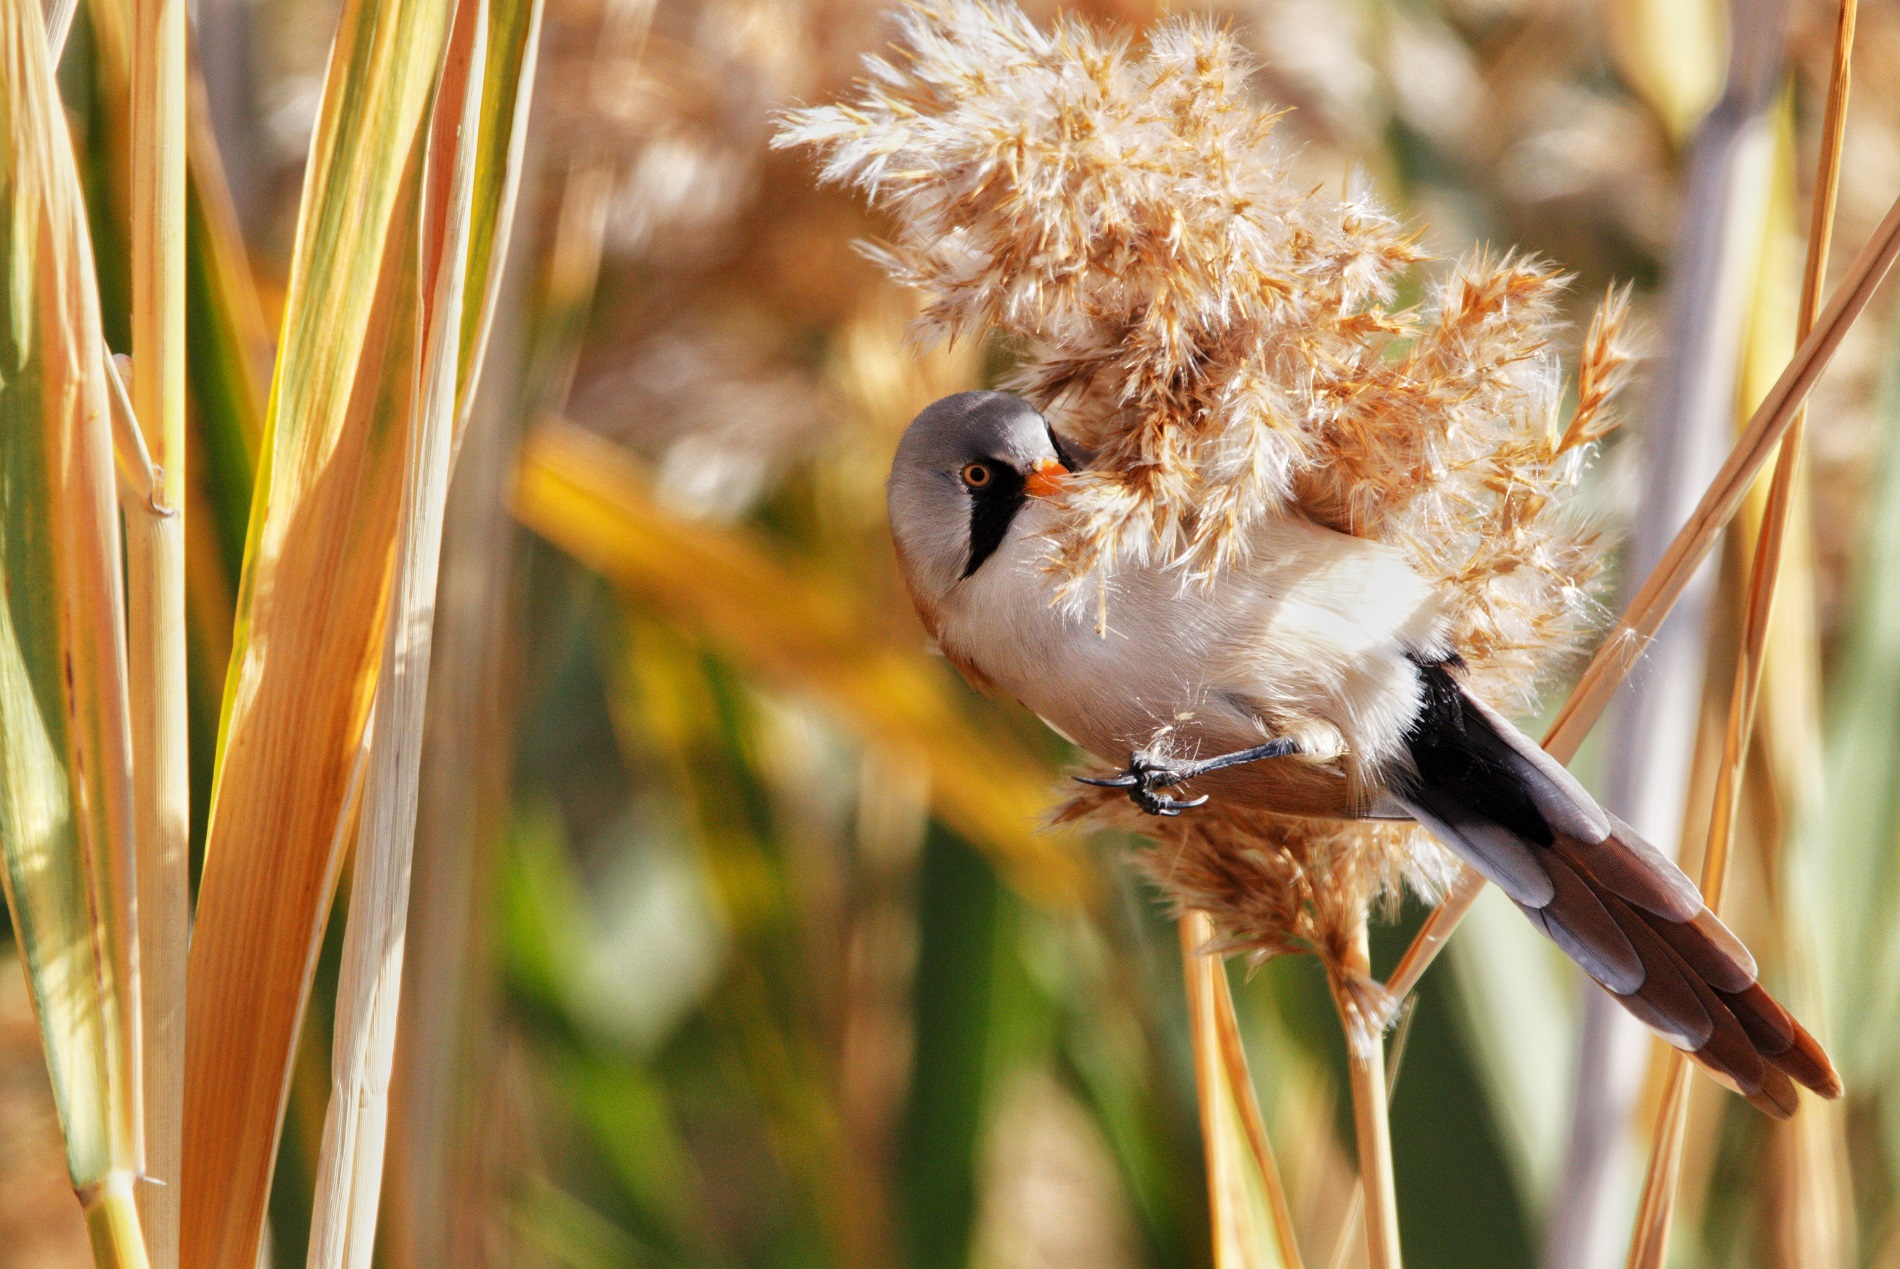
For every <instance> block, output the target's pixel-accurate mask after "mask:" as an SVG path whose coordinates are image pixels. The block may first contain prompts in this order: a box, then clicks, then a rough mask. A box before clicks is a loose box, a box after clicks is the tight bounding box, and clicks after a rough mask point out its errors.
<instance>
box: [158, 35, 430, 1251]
mask: <svg viewBox="0 0 1900 1269" xmlns="http://www.w3.org/2000/svg"><path fill="white" fill-rule="evenodd" d="M447 17H448V15H447V11H446V9H445V8H444V7H443V6H440V5H433V4H424V3H420V2H404V3H390V4H370V3H365V2H364V0H351V3H349V4H347V5H346V6H345V7H344V11H343V14H342V17H341V20H340V23H339V27H338V31H337V36H336V43H335V46H334V48H333V49H332V52H331V59H330V66H329V73H328V79H327V81H326V84H325V88H324V95H323V101H322V106H321V109H320V112H319V115H318V122H317V127H316V131H315V134H314V135H313V137H312V141H311V151H310V159H309V164H308V167H307V175H306V178H305V184H304V189H303V199H302V204H301V207H300V211H299V219H298V229H297V237H296V247H295V252H294V255H293V257H292V265H291V276H290V285H289V289H288V293H287V296H286V303H285V312H284V326H283V333H282V337H281V340H280V347H279V355H278V361H277V365H276V369H275V372H274V375H273V379H272V385H271V396H270V404H269V406H268V409H267V412H266V419H265V434H264V439H263V449H262V453H261V455H260V461H259V467H258V476H257V489H256V493H255V496H254V498H253V500H252V511H251V522H250V529H249V532H248V536H247V541H246V548H245V563H244V573H243V579H242V582H241V585H240V588H239V597H238V615H237V623H236V631H235V635H234V639H233V645H234V647H233V653H232V658H231V666H230V669H229V671H228V673H227V677H226V688H225V699H224V707H223V719H222V722H221V726H220V736H219V750H218V766H217V772H216V776H215V779H214V787H213V793H212V807H211V819H210V826H209V829H208V836H207V843H206V862H205V870H204V876H203V881H202V883H201V886H200V889H199V899H198V912H197V923H196V927H195V930H194V934H193V939H192V945H191V956H190V967H189V975H188V995H187V1022H186V1034H187V1040H186V1055H185V1138H184V1156H185V1157H184V1174H183V1193H182V1195H181V1198H182V1201H183V1214H182V1252H183V1260H184V1262H185V1263H187V1264H191V1265H194V1266H200V1265H203V1266H233V1267H236V1266H242V1269H250V1267H251V1266H252V1265H254V1264H255V1262H256V1257H257V1246H258V1240H259V1236H260V1231H261V1229H262V1225H263V1218H264V1203H265V1199H266V1197H267V1195H268V1192H269V1187H270V1176H271V1168H272V1164H273V1162H274V1155H275V1151H276V1144H277V1135H278V1131H279V1127H280V1125H281V1123H282V1116H283V1098H284V1089H285V1083H286V1074H287V1072H288V1070H289V1064H290V1060H291V1055H292V1052H293V1050H294V1046H295V1040H296V1034H297V1026H298V1022H299V1020H300V1018H301V1015H302V1012H303V1004H304V1000H305V998H306V996H307V994H308V992H309V988H310V975H311V971H312V968H313V965H314V961H315V957H316V951H317V947H318V943H319V940H320V938H321V934H322V930H323V925H324V920H325V918H326V916H327V913H328V909H329V904H330V900H331V897H332V894H333V892H334V888H335V883H336V875H337V870H338V867H339V865H340V861H341V853H342V850H341V847H342V843H343V842H344V840H345V838H346V833H345V831H344V830H345V828H346V825H345V823H344V820H345V813H346V804H347V801H348V798H347V793H348V787H349V784H350V774H351V770H352V768H353V766H354V764H355V761H356V756H357V753H358V751H359V749H360V746H361V743H362V738H363V729H364V722H365V718H366V716H367V713H368V708H369V703H370V699H371V697H372V694H373V691H374V685H375V672H376V666H377V658H378V655H379V653H380V649H381V633H382V623H383V610H384V600H385V596H386V594H387V585H388V577H389V570H390V560H391V552H392V546H393V543H394V541H395V535H396V521H397V512H398V508H399V505H400V502H401V488H402V475H403V469H404V456H405V452H406V447H407V444H408V437H409V430H410V420H411V417H412V413H413V408H414V390H415V375H416V368H417V358H418V356H419V355H420V342H419V337H420V333H421V332H420V330H419V324H420V316H419V310H420V299H419V294H418V291H419V287H418V271H419V269H420V267H421V265H420V260H421V254H422V250H423V247H424V243H423V228H422V223H421V215H422V203H421V186H422V173H423V168H424V159H425V156H426V151H427V148H428V141H429V130H428V126H427V124H428V118H429V109H430V104H431V99H432V96H433V93H434V89H435V84H436V80H437V77H438V74H439V72H440V67H441V61H442V50H443V41H444V37H445V34H446V27H447Z"/></svg>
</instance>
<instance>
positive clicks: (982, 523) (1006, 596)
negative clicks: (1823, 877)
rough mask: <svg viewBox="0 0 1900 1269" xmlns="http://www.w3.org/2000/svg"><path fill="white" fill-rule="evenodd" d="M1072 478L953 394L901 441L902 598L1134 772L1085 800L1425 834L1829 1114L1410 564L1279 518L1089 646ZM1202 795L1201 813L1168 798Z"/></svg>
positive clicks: (1673, 1024)
mask: <svg viewBox="0 0 1900 1269" xmlns="http://www.w3.org/2000/svg"><path fill="white" fill-rule="evenodd" d="M1077 470H1079V464H1078V462H1077V460H1076V458H1075V457H1074V454H1073V450H1072V448H1071V447H1065V445H1064V444H1063V442H1062V441H1061V440H1060V439H1059V438H1058V437H1057V435H1056V433H1055V431H1054V430H1053V429H1052V428H1051V427H1050V426H1049V424H1048V422H1047V421H1046V420H1045V419H1044V418H1043V417H1042V416H1041V415H1040V414H1038V413H1037V412H1036V411H1035V410H1034V409H1033V408H1032V407H1031V406H1030V405H1029V404H1028V402H1026V401H1024V400H1022V399H1021V398H1019V397H1015V396H1011V395H1009V394H1008V393H1002V392H964V393H959V394H958V395H956V396H952V397H946V398H944V399H943V400H941V401H938V402H937V403H935V404H934V405H932V406H930V407H929V408H928V409H926V410H925V411H924V412H923V413H922V414H919V415H918V416H917V418H916V419H915V420H914V421H913V422H912V423H911V425H910V427H909V429H908V430H907V431H906V432H905V433H904V437H903V440H902V442H901V443H900V444H899V445H898V448H897V457H896V460H895V462H894V463H893V465H892V468H891V476H890V483H889V486H888V498H889V510H890V521H891V533H892V536H893V538H894V539H895V541H896V544H897V556H898V563H899V566H900V568H901V570H902V573H903V576H904V581H905V583H906V585H907V586H908V587H909V589H910V593H911V598H912V600H913V601H914V602H915V603H916V605H917V611H918V614H919V615H920V616H921V617H922V618H923V623H924V625H925V627H926V628H927V629H928V631H929V632H930V634H931V635H932V637H933V638H934V639H935V640H936V641H937V644H938V646H939V647H940V648H941V649H942V650H943V654H944V656H945V657H947V658H948V659H949V660H950V662H951V663H952V664H953V665H955V666H956V667H957V668H958V669H959V670H960V671H961V672H962V673H963V675H964V676H965V677H966V678H968V679H969V680H970V681H971V683H972V684H973V685H975V686H977V687H978V688H980V689H983V690H988V691H1001V692H1007V693H1008V694H1010V695H1011V696H1014V697H1015V698H1016V699H1017V700H1019V701H1021V702H1022V703H1023V704H1024V705H1026V706H1027V707H1028V708H1029V709H1031V710H1033V711H1034V712H1035V713H1036V714H1038V715H1040V716H1041V718H1042V719H1043V721H1044V722H1046V723H1047V724H1048V725H1049V726H1050V727H1052V728H1054V729H1055V730H1056V731H1057V732H1059V733H1061V734H1062V735H1063V736H1064V737H1066V738H1068V739H1069V740H1071V741H1073V742H1074V743H1076V744H1078V745H1080V746H1081V747H1082V748H1084V749H1086V750H1088V751H1090V752H1091V753H1094V754H1095V755H1097V756H1098V757H1102V758H1105V759H1108V760H1110V761H1119V760H1120V759H1121V757H1123V756H1127V758H1128V767H1127V769H1126V770H1125V771H1123V772H1122V774H1121V775H1120V776H1118V777H1116V778H1115V779H1112V780H1090V781H1088V783H1094V784H1107V785H1110V786H1112V787H1117V788H1125V789H1126V790H1127V791H1128V794H1129V796H1130V798H1132V799H1133V800H1134V802H1135V803H1136V805H1138V806H1140V807H1141V808H1142V809H1143V810H1145V811H1147V812H1148V813H1150V814H1153V815H1179V814H1181V813H1182V812H1184V811H1187V810H1189V809H1190V808H1193V807H1196V806H1200V805H1201V804H1203V803H1205V802H1207V801H1208V799H1209V798H1210V797H1212V798H1220V799H1222V800H1223V801H1226V802H1229V803H1232V804H1233V805H1236V806H1240V807H1245V808H1249V809H1256V810H1263V811H1271V812H1278V813H1282V814H1287V815H1296V816H1318V817H1324V818H1338V819H1364V818H1410V819H1415V820H1417V821H1418V822H1419V823H1421V824H1423V825H1424V826H1425V827H1427V828H1428V829H1430V830H1431V831H1432V833H1433V834H1434V835H1436V836H1437V837H1438V838H1439V839H1440V840H1441V841H1443V842H1444V843H1445V845H1446V846H1448V847H1449V848H1450V849H1451V850H1452V851H1454V852H1455V853H1456V854H1458V855H1459V856H1460V857H1461V858H1463V859H1464V860H1465V861H1466V862H1467V863H1469V864H1470V865H1471V866H1472V867H1473V868H1475V869H1476V870H1477V871H1478V872H1480V873H1482V874H1483V875H1484V876H1485V877H1486V878H1487V879H1489V880H1490V881H1492V882H1494V883H1495V884H1496V885H1497V886H1498V888H1499V889H1501V890H1503V891H1504V893H1505V894H1507V895H1509V896H1510V897H1511V899H1512V901H1513V902H1515V903H1516V904H1517V906H1518V907H1519V908H1520V909H1522V911H1523V912H1524V914H1525V915H1526V916H1528V917H1529V918H1530V919H1531V920H1532V921H1533V922H1535V923H1536V924H1537V926H1538V928H1540V929H1541V930H1543V932H1544V933H1545V934H1547V935H1548V936H1549V937H1550V938H1551V940H1552V941H1554V942H1555V943H1556V944H1557V945H1558V946H1559V947H1560V948H1562V949H1563V950H1564V952H1565V953H1566V954H1568V955H1569V956H1570V958H1571V959H1572V960H1574V961H1576V962H1577V964H1578V965H1579V966H1581V967H1582V968H1583V970H1584V972H1586V973H1588V974H1589V975H1590V976H1591V977H1592V978H1594V979H1595V980H1596V981H1597V982H1598V983H1600V984H1601V985H1602V986H1603V987H1604V988H1605V989H1606V990H1608V991H1609V992H1611V993H1612V994H1613V995H1614V996H1615V997H1616V999H1617V1000H1618V1001H1619V1002H1620V1003H1621V1004H1622V1005H1623V1007H1624V1008H1626V1009H1628V1010H1629V1011H1630V1012H1631V1013H1633V1014H1635V1015H1636V1016H1637V1017H1638V1018H1640V1019H1641V1020H1642V1021H1643V1022H1645V1023H1647V1024H1648V1025H1649V1026H1651V1027H1652V1028H1654V1029H1655V1030H1656V1031H1657V1032H1658V1033H1660V1034H1661V1035H1662V1036H1663V1038H1664V1039H1666V1040H1668V1041H1669V1042H1670V1043H1671V1044H1673V1045H1675V1046H1676V1047H1677V1048H1679V1049H1683V1050H1685V1051H1686V1052H1688V1053H1689V1054H1690V1056H1692V1057H1693V1058H1695V1059H1696V1060H1697V1061H1698V1062H1700V1063H1701V1064H1702V1065H1703V1066H1704V1067H1705V1068H1707V1069H1708V1070H1709V1071H1711V1072H1712V1073H1713V1074H1715V1075H1716V1076H1717V1077H1718V1078H1719V1079H1721V1080H1722V1082H1724V1083H1726V1084H1728V1085H1730V1086H1731V1087H1733V1088H1735V1089H1736V1090H1737V1091H1739V1092H1741V1093H1742V1094H1743V1095H1744V1096H1746V1097H1747V1098H1748V1099H1749V1100H1750V1101H1751V1102H1753V1103H1755V1104H1756V1105H1757V1106H1759V1107H1760V1108H1761V1109H1762V1110H1764V1111H1766V1112H1768V1113H1769V1114H1771V1115H1775V1116H1777V1117H1786V1116H1788V1115H1791V1114H1793V1113H1794V1110H1795V1107H1796V1105H1797V1100H1796V1095H1795V1091H1794V1087H1793V1083H1791V1082H1790V1079H1791V1077H1792V1080H1793V1081H1796V1082H1799V1083H1801V1084H1804V1085H1806V1086H1807V1087H1808V1088H1810V1089H1813V1090H1814V1091H1815V1092H1816V1093H1819V1094H1820V1095H1822V1096H1823V1097H1837V1096H1839V1095H1840V1091H1841V1084H1840V1079H1839V1077H1838V1076H1837V1075H1836V1074H1835V1072H1834V1068H1833V1066H1832V1064H1831V1063H1830V1062H1829V1061H1828V1057H1827V1054H1826V1053H1825V1052H1824V1051H1823V1050H1822V1048H1821V1046H1820V1044H1819V1043H1818V1042H1816V1041H1815V1039H1814V1038H1813V1037H1812V1036H1810V1035H1809V1034H1808V1033H1807V1032H1806V1031H1805V1030H1803V1029H1802V1027H1801V1024H1800V1023H1798V1022H1796V1021H1795V1020H1794V1019H1793V1018H1792V1017H1791V1016H1790V1015H1789V1014H1788V1012H1787V1010H1785V1009H1783V1008H1782V1007H1781V1006H1780V1005H1779V1004H1778V1003H1776V1002H1775V1000H1774V999H1773V998H1772V997H1770V996H1769V995H1768V993H1767V991H1766V990H1764V989H1763V988H1762V986H1761V984H1760V983H1759V982H1757V981H1756V970H1755V960H1754V958H1753V957H1752V956H1750V955H1749V952H1748V949H1747V948H1746V947H1744V946H1743V945H1742V943H1741V941H1740V940H1739V939H1737V938H1736V937H1735V936H1734V935H1733V934H1732V933H1730V932H1729V930H1728V927H1727V926H1725V925H1723V924H1722V922H1721V920H1720V918H1718V917H1717V916H1716V915H1715V914H1714V913H1713V912H1711V911H1709V909H1708V907H1707V906H1706V905H1705V904H1704V903H1703V901H1702V895H1701V892H1700V891H1699V890H1698V889H1697V888H1696V886H1695V885H1694V883H1692V882H1691V881H1690V880H1689V878H1688V877H1687V876H1685V875H1684V874H1683V872H1682V870H1681V869H1679V868H1677V867H1676V865H1675V864H1674V863H1672V862H1671V861H1670V860H1669V859H1668V858H1667V857H1666V856H1664V855H1663V854H1662V853H1661V852H1659V851H1658V850H1656V848H1655V847H1653V846H1651V845H1650V844H1649V843H1648V842H1645V841H1644V840H1643V839H1642V838H1640V837H1638V836H1637V835H1636V833H1635V832H1633V831H1632V830H1631V829H1630V827H1629V826H1628V825H1626V824H1624V823H1623V822H1622V821H1620V820H1618V819H1617V818H1616V817H1614V816H1612V815H1610V814H1608V813H1607V812H1605V811H1604V810H1603V809H1602V808H1601V807H1599V806H1598V805H1597V803H1596V801H1595V800H1594V799H1593V798H1591V796H1590V795H1589V793H1587V792H1585V790H1584V788H1583V786H1582V785H1581V784H1579V783H1578V782H1577V781H1576V780H1575V779H1574V778H1573V777H1572V776H1571V774H1570V773H1569V772H1568V771H1566V770H1565V769H1564V768H1563V766H1562V765H1561V764H1559V763H1558V762H1557V761H1556V760H1555V759H1553V758H1551V757H1549V756H1548V755H1547V754H1545V753H1544V751H1543V749H1541V748H1540V747H1539V746H1538V745H1537V744H1536V742H1534V741H1532V740H1531V739H1530V738H1529V737H1527V736H1525V735H1524V734H1523V733H1522V732H1520V731H1519V730H1517V728H1515V727H1514V726H1512V725H1511V724H1510V723H1509V722H1507V721H1506V720H1505V719H1504V718H1503V717H1502V716H1501V715H1499V714H1498V713H1497V712H1496V711H1495V710H1493V709H1492V708H1490V707H1489V706H1488V705H1486V704H1485V703H1484V702H1482V701H1480V700H1478V699H1477V698H1476V697H1474V696H1472V695H1471V694H1470V693H1468V692H1467V691H1465V689H1464V687H1463V684H1462V682H1461V673H1460V671H1461V663H1460V662H1459V660H1458V658H1457V656H1456V655H1455V653H1454V650H1453V649H1452V648H1451V647H1450V646H1449V645H1448V643H1447V641H1446V626H1447V624H1448V623H1447V621H1446V618H1445V617H1444V615H1443V614H1442V611H1441V610H1442V608H1443V607H1444V605H1443V603H1442V601H1441V600H1440V598H1439V597H1438V596H1437V595H1436V594H1435V593H1434V591H1433V588H1432V587H1431V586H1430V585H1429V584H1428V583H1427V582H1426V581H1425V580H1424V579H1423V578H1421V577H1419V576H1418V575H1417V574H1416V573H1415V572H1413V571H1412V569H1411V568H1410V566H1409V565H1408V564H1407V563H1406V561H1405V559H1404V558H1403V556H1401V555H1400V554H1399V552H1398V551H1396V550H1394V549H1393V548H1391V547H1388V546H1385V545H1383V544H1381V543H1378V542H1373V541H1368V540H1366V539H1362V538H1355V537H1350V536H1347V535H1345V534H1342V533H1338V532H1335V531H1333V530H1331V529H1327V528H1324V527H1322V526H1320V525H1318V524H1315V523H1313V522H1312V521H1310V520H1306V519H1304V518H1301V517H1300V516H1298V515H1297V514H1287V515H1283V516H1280V517H1277V518H1273V519H1269V520H1266V521H1264V522H1262V523H1261V524H1260V525H1259V526H1258V527H1257V528H1256V529H1255V530H1254V531H1253V533H1252V537H1251V541H1250V542H1249V546H1250V548H1251V549H1250V550H1249V551H1248V552H1247V554H1246V555H1245V557H1244V559H1242V560H1241V561H1240V562H1238V563H1236V564H1234V565H1233V566H1231V567H1230V569H1229V570H1228V571H1227V572H1226V573H1224V574H1223V575H1222V576H1221V577H1220V578H1219V579H1218V580H1217V581H1216V582H1214V583H1213V584H1211V585H1193V584H1186V583H1184V581H1183V578H1182V575H1181V574H1180V573H1179V572H1178V571H1173V570H1169V569H1166V568H1163V567H1158V566H1149V567H1133V566H1131V567H1124V568H1123V569H1121V570H1120V571H1119V572H1117V573H1116V574H1115V575H1114V576H1113V578H1112V581H1111V590H1110V594H1111V607H1110V609H1109V621H1108V626H1107V628H1106V629H1105V630H1098V628H1097V625H1096V623H1095V622H1094V621H1093V620H1090V619H1089V618H1088V617H1086V616H1084V615H1081V614H1078V613H1077V612H1075V611H1074V610H1073V608H1072V607H1069V606H1065V605H1064V604H1062V603H1060V602H1058V597H1057V594H1056V587H1057V579H1056V578H1055V577H1053V576H1052V575H1051V573H1050V570H1049V568H1048V551H1049V541H1048V537H1047V535H1048V533H1049V531H1050V530H1052V529H1053V528H1054V527H1055V526H1056V524H1057V514H1058V510H1057V506H1056V504H1055V502H1054V500H1053V499H1052V495H1055V494H1058V493H1060V492H1061V490H1062V489H1063V487H1064V482H1065V481H1066V479H1067V477H1068V476H1069V475H1070V473H1072V472H1074V471H1077ZM1164 746H1165V748H1164ZM1170 753H1190V754H1195V755H1211V756H1207V757H1195V758H1192V759H1187V758H1178V757H1170V756H1169V754H1170ZM1190 781H1191V782H1192V783H1193V786H1194V788H1195V789H1197V790H1199V791H1200V793H1201V795H1200V796H1199V797H1196V798H1193V799H1191V800H1184V799H1177V798H1175V797H1173V796H1171V795H1170V794H1169V793H1168V792H1167V790H1169V789H1175V788H1179V787H1180V786H1182V785H1185V784H1187V783H1189V782H1190Z"/></svg>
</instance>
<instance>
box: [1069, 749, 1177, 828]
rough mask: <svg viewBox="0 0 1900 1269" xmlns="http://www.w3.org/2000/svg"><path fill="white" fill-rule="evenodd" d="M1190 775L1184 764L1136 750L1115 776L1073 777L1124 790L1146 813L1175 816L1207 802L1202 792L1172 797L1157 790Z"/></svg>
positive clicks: (1169, 787)
mask: <svg viewBox="0 0 1900 1269" xmlns="http://www.w3.org/2000/svg"><path fill="white" fill-rule="evenodd" d="M1193 774H1194V773H1193V772H1192V771H1191V770H1189V769H1188V768H1187V767H1186V766H1177V765H1176V764H1174V763H1170V762H1167V761H1165V760H1158V759H1155V758H1152V757H1150V756H1148V755H1147V754H1141V753H1136V754H1131V755H1129V759H1128V766H1127V767H1126V768H1125V769H1124V770H1123V771H1122V772H1121V773H1120V774H1119V775H1114V776H1109V777H1106V778H1104V777H1098V776H1077V777H1075V778H1076V779H1077V780H1078V781H1080V782H1081V783H1083V784H1093V785H1095V786H1097V787H1098V788H1103V789H1126V790H1128V800H1129V801H1131V802H1133V803H1134V804H1135V805H1136V806H1138V807H1140V808H1141V809H1142V810H1144V811H1146V812H1147V813H1148V814H1150V815H1162V816H1175V815H1179V814H1180V813H1181V812H1183V811H1185V810H1187V809H1188V808H1190V807H1195V806H1200V805H1202V804H1203V803H1205V802H1206V801H1207V794H1205V793H1203V794H1202V795H1201V796H1200V797H1197V798H1174V797H1169V796H1168V795H1167V794H1166V793H1163V792H1162V791H1161V790H1163V789H1171V788H1173V787H1174V786H1176V785H1178V784H1182V783H1184V782H1186V781H1187V780H1188V779H1189V778H1191V776H1192V775H1193Z"/></svg>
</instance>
